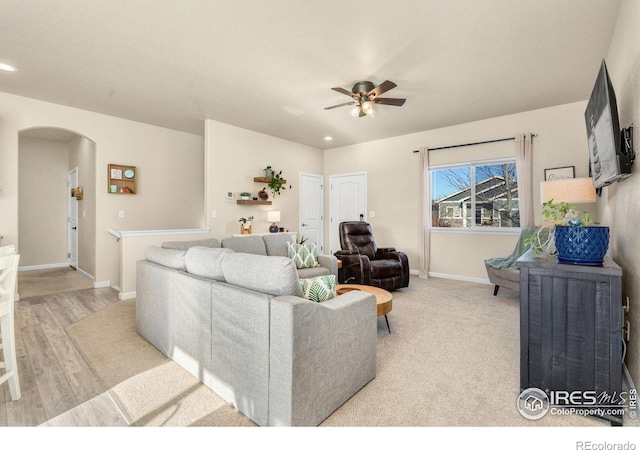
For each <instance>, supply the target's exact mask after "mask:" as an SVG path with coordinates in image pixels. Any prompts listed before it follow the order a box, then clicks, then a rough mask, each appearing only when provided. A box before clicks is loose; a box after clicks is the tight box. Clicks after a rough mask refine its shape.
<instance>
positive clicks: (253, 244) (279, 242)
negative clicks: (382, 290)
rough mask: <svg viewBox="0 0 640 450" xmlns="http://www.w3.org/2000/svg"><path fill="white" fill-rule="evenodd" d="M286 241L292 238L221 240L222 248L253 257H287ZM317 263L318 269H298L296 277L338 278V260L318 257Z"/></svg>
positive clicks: (275, 236) (251, 237)
mask: <svg viewBox="0 0 640 450" xmlns="http://www.w3.org/2000/svg"><path fill="white" fill-rule="evenodd" d="M287 241H289V242H292V237H291V235H289V234H278V233H274V234H269V235H263V236H259V235H250V236H242V237H238V236H234V237H228V238H225V239H223V240H222V247H223V248H230V249H231V250H233V251H235V252H242V253H251V254H254V255H266V256H287ZM318 262H319V263H320V267H311V268H307V269H298V276H299V277H300V278H313V277H317V276H320V275H329V274H333V275H335V276H336V278H337V277H338V258H336V257H335V256H333V255H318Z"/></svg>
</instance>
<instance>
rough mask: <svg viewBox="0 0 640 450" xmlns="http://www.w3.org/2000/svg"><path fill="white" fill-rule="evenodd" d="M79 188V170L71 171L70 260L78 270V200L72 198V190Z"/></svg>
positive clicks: (68, 190) (68, 193)
mask: <svg viewBox="0 0 640 450" xmlns="http://www.w3.org/2000/svg"><path fill="white" fill-rule="evenodd" d="M76 187H78V168H77V167H76V168H74V169H71V170H70V171H69V174H68V177H67V188H68V189H67V199H68V202H69V203H68V204H69V213H68V219H67V225H68V241H67V242H68V244H67V245H68V248H69V250H68V252H67V254H68V259H69V266H71V267H73V268H74V269H77V268H78V200H76V199H75V198H74V197H72V196H71V189H73V188H76Z"/></svg>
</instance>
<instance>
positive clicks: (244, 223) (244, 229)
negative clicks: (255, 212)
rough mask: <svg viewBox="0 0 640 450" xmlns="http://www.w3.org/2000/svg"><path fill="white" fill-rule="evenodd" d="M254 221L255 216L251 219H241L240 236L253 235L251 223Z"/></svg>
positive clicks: (250, 217)
mask: <svg viewBox="0 0 640 450" xmlns="http://www.w3.org/2000/svg"><path fill="white" fill-rule="evenodd" d="M252 220H253V216H249V217H240V219H239V220H238V222H240V234H251V221H252Z"/></svg>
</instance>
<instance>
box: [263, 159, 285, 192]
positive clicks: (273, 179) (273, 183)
mask: <svg viewBox="0 0 640 450" xmlns="http://www.w3.org/2000/svg"><path fill="white" fill-rule="evenodd" d="M268 171H271V176H270V177H266V178H267V180H265V181H266V183H267V184H268V187H269V189H271V192H273V196H274V197H275V196H276V195H280V191H284V190H285V189H286V188H287V187H286V186H285V184H286V183H287V180H285V179H284V178H282V170H280V171H276V170H275V169H273V168H272V167H271V166H267V167H266V168H265V169H264V172H265V174H267V172H268Z"/></svg>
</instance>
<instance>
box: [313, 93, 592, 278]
mask: <svg viewBox="0 0 640 450" xmlns="http://www.w3.org/2000/svg"><path fill="white" fill-rule="evenodd" d="M585 96H588V93H587V94H585ZM585 107H586V102H578V103H572V104H568V105H561V106H556V107H552V108H545V109H540V110H535V111H528V112H525V113H520V114H513V115H509V116H503V117H497V118H493V119H488V120H483V121H478V122H472V123H466V124H462V125H456V126H452V127H447V128H440V129H436V130H429V131H424V132H421V133H415V134H410V135H405V136H400V137H396V138H390V139H384V140H379V141H374V142H368V143H364V144H358V145H352V146H348V147H341V148H336V149H332V150H327V151H325V153H324V156H325V159H324V166H325V177H326V178H327V179H328V177H329V176H331V175H337V174H341V173H349V172H359V171H365V172H367V174H368V179H367V190H368V192H367V197H368V209H369V211H375V213H376V216H375V218H371V217H368V215H367V220H368V221H369V222H370V223H371V225H372V227H373V231H374V233H375V237H376V241H377V242H378V244H379V245H381V246H394V247H396V248H397V249H399V250H402V251H404V252H405V253H407V255H408V257H409V265H410V267H411V269H412V270H417V269H418V267H419V256H420V253H419V248H420V235H419V228H420V227H419V224H420V199H419V190H420V167H419V155H418V154H417V153H413V150H417V149H419V148H421V147H430V148H434V147H442V146H448V145H455V144H465V143H469V142H478V141H485V140H492V139H500V138H505V137H512V136H515V135H516V134H517V133H522V132H532V133H537V135H538V136H537V137H535V138H534V145H533V152H534V156H533V193H534V207H535V211H534V215H535V216H536V218H538V217H539V213H540V211H541V206H540V205H539V202H540V190H539V184H540V181H542V180H543V179H544V169H545V168H553V167H562V166H575V169H576V176H578V177H580V176H588V173H589V165H588V162H589V154H588V149H587V138H586V130H585V125H584V109H585ZM373 120H375V119H373ZM511 145H512V146H515V144H513V143H511ZM513 148H514V147H512V149H513ZM447 151H448V150H442V151H435V152H432V154H433V159H434V161H435V162H438V160H439V162H441V163H444V162H446V158H449V156H448V155H447V154H438V152H447ZM453 152H455V153H456V156H455V157H456V158H468V159H469V160H477V159H484V158H485V157H487V158H495V157H496V156H500V155H504V145H503V144H501V145H499V146H495V145H488V146H486V145H479V146H471V147H465V148H461V149H456V150H453ZM511 154H513V153H511ZM430 159H431V157H430ZM325 205H327V206H326V208H325V216H328V214H329V206H328V205H329V198H328V196H326V197H325ZM328 230H329V224H328V221H325V235H326V236H328ZM516 240H517V236H515V235H511V236H509V235H502V236H491V237H490V238H488V237H486V235H484V234H475V233H464V232H462V233H457V234H455V235H453V236H452V235H451V234H445V233H432V234H431V247H432V252H431V265H430V271H431V272H434V273H436V274H440V275H447V276H451V277H454V278H459V279H467V280H473V281H483V280H486V278H487V274H486V270H485V267H484V263H483V261H484V259H486V258H490V257H495V256H507V255H509V254H510V253H511V252H512V251H513V248H514V247H515V243H516Z"/></svg>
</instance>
